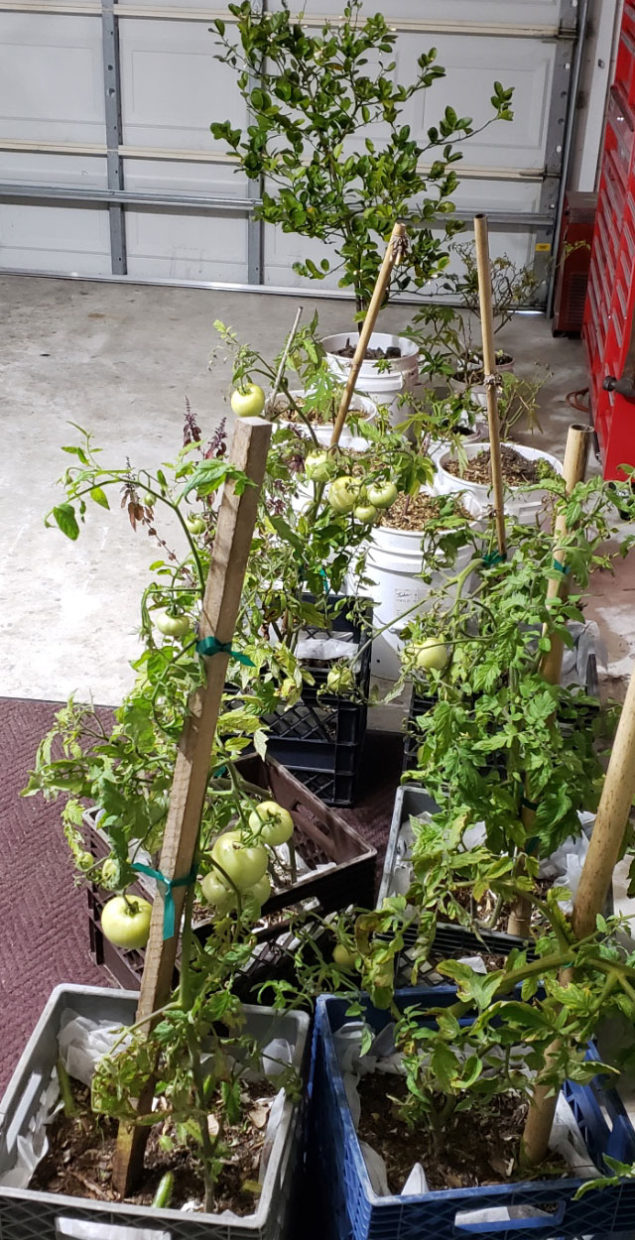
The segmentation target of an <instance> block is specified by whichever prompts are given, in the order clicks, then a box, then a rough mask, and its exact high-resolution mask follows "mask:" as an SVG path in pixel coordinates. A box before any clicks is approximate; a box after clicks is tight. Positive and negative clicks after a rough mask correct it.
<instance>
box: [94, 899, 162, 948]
mask: <svg viewBox="0 0 635 1240" xmlns="http://www.w3.org/2000/svg"><path fill="white" fill-rule="evenodd" d="M151 916H152V905H151V904H150V901H149V900H144V899H142V897H141V896H113V898H112V900H108V902H107V904H104V907H103V909H102V912H101V928H102V932H103V933H104V934H105V936H106V938H107V939H108V940H109V942H110V943H114V945H115V947H123V948H124V949H125V950H127V951H129V950H131V949H132V948H137V949H138V948H140V947H145V945H146V943H147V942H148V939H149V937H150V918H151Z"/></svg>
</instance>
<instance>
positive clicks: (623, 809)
mask: <svg viewBox="0 0 635 1240" xmlns="http://www.w3.org/2000/svg"><path fill="white" fill-rule="evenodd" d="M633 797H635V672H633V673H632V674H631V679H630V683H629V686H628V690H627V693H626V699H625V701H624V705H623V707H622V713H621V715H620V721H619V724H618V727H617V732H616V734H615V741H614V743H613V750H612V752H611V760H610V762H609V765H608V770H607V772H606V778H605V780H604V787H603V789H602V796H601V798H600V804H599V808H598V812H597V815H596V818H595V823H594V826H593V833H592V835H591V840H590V842H589V848H588V851H587V855H586V857H585V859H584V866H583V868H582V874H581V875H580V882H579V885H578V890H577V892H576V897H575V900H574V901H573V913H572V915H571V926H572V929H573V932H574V935H575V938H576V939H583V938H586V936H587V935H589V934H592V933H593V931H594V930H595V926H596V918H597V916H598V913H601V912H602V911H603V909H604V902H605V900H606V894H607V891H608V889H609V883H610V881H611V877H612V874H613V870H614V869H615V865H616V863H617V859H618V857H619V854H620V848H621V846H622V841H623V839H624V832H625V830H626V825H627V822H628V815H629V813H630V809H631V805H632V803H633ZM560 980H561V982H562V983H563V984H565V985H567V984H568V983H569V982H570V981H571V975H570V973H569V972H567V973H565V974H563V975H562V976H561V978H560ZM557 1051H558V1042H557V1041H556V1042H554V1043H552V1046H551V1047H550V1048H549V1052H548V1058H551V1057H555V1056H556V1054H557ZM556 1101H557V1098H556V1097H555V1096H554V1097H548V1096H547V1090H546V1089H545V1088H544V1087H540V1086H539V1087H538V1089H537V1090H536V1092H535V1095H534V1098H533V1101H532V1104H531V1108H530V1111H529V1115H528V1117H527V1123H526V1125H525V1132H524V1135H523V1156H524V1161H525V1162H526V1163H527V1164H528V1165H529V1166H532V1167H533V1166H537V1165H538V1164H539V1163H541V1162H542V1161H543V1159H544V1158H545V1157H546V1154H547V1149H548V1144H549V1135H550V1133H551V1126H552V1124H553V1116H554V1112H555V1107H556Z"/></svg>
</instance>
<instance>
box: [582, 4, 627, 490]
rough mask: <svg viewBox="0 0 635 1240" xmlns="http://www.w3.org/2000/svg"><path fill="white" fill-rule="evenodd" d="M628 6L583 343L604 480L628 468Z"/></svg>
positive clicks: (612, 100)
mask: <svg viewBox="0 0 635 1240" xmlns="http://www.w3.org/2000/svg"><path fill="white" fill-rule="evenodd" d="M634 137H635V0H625V3H624V12H623V17H622V27H621V32H620V41H619V49H618V56H617V68H616V78H615V83H614V85H613V86H612V87H611V91H610V98H609V106H608V110H607V118H606V127H605V132H604V149H603V154H602V166H601V173H600V184H599V189H598V206H597V213H596V218H595V227H594V231H593V242H592V246H591V262H590V270H589V283H588V289H587V299H586V306H585V312H584V325H583V328H582V337H583V340H584V343H585V346H586V351H587V358H588V364H589V371H590V395H591V408H592V411H593V419H594V422H595V430H596V433H597V437H598V441H599V445H600V452H601V455H602V463H603V467H604V477H605V478H618V477H623V475H622V474H621V472H620V465H624V464H626V465H634V466H635V150H634V146H635V144H634Z"/></svg>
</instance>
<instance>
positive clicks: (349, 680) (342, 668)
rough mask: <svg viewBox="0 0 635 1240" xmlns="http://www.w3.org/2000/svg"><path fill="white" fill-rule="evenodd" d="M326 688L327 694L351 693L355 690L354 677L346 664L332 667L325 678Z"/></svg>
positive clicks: (350, 668)
mask: <svg viewBox="0 0 635 1240" xmlns="http://www.w3.org/2000/svg"><path fill="white" fill-rule="evenodd" d="M326 687H327V689H328V691H329V693H339V694H344V693H351V692H352V690H353V689H354V688H355V675H354V673H353V669H352V667H349V666H348V663H338V664H336V666H335V667H332V668H331V670H330V672H329V674H328V676H327V678H326Z"/></svg>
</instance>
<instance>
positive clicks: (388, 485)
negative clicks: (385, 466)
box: [367, 482, 398, 508]
mask: <svg viewBox="0 0 635 1240" xmlns="http://www.w3.org/2000/svg"><path fill="white" fill-rule="evenodd" d="M367 494H368V502H369V504H373V506H374V507H375V508H390V506H391V504H394V502H395V500H396V498H397V495H398V491H397V488H396V486H395V484H394V482H383V483H379V482H376V483H374V484H371V485H370V486H369V487H368V488H367Z"/></svg>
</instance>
